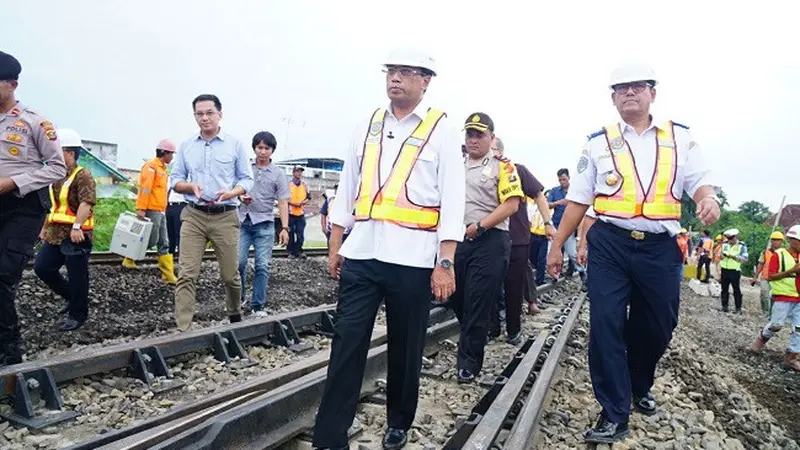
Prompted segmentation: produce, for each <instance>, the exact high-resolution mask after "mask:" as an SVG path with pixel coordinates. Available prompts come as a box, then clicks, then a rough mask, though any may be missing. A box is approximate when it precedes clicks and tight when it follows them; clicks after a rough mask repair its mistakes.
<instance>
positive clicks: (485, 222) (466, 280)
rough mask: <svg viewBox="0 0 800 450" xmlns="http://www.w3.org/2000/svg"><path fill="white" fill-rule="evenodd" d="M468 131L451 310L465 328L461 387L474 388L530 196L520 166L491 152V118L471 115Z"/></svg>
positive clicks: (460, 352) (460, 345)
mask: <svg viewBox="0 0 800 450" xmlns="http://www.w3.org/2000/svg"><path fill="white" fill-rule="evenodd" d="M464 130H465V131H466V138H465V140H466V145H467V158H466V159H465V160H464V168H465V169H466V209H465V211H464V225H465V226H466V227H467V230H466V236H465V239H464V241H463V242H461V243H459V244H458V247H457V248H456V259H455V267H456V291H455V293H454V294H453V298H452V299H450V302H449V304H448V305H449V306H450V307H451V308H452V309H453V311H454V312H455V314H456V317H457V318H458V321H459V322H460V324H461V336H460V337H459V341H458V361H457V368H458V382H459V383H471V382H473V381H474V380H475V377H476V376H477V375H478V374H479V373H480V371H481V369H482V368H483V356H484V347H485V346H486V337H487V334H488V333H489V331H490V325H491V317H492V315H493V311H494V308H495V307H496V304H497V303H496V301H497V293H498V292H500V289H501V286H502V284H503V280H504V277H505V272H506V268H507V266H508V262H509V254H510V252H511V239H510V236H509V233H508V226H509V225H508V223H509V220H508V219H509V217H511V215H512V214H514V213H515V212H516V211H517V208H519V205H520V202H521V201H522V199H524V198H525V194H524V193H523V191H522V183H521V182H520V179H519V174H518V172H517V169H516V167H515V165H514V164H513V163H512V162H511V161H509V160H507V159H505V158H502V157H497V156H494V155H493V154H492V153H491V152H490V151H489V150H490V147H491V143H492V139H494V122H493V121H492V119H491V117H489V115H488V114H485V113H481V112H477V113H474V114H470V115H469V116H468V117H467V120H466V123H465V124H464ZM509 294H510V293H509ZM520 301H521V299H520ZM517 308H519V306H517ZM512 337H513V336H509V338H512Z"/></svg>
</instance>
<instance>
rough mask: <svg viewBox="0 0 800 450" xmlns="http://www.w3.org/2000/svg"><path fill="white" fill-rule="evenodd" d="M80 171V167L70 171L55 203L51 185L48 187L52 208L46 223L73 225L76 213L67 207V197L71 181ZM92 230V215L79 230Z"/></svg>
mask: <svg viewBox="0 0 800 450" xmlns="http://www.w3.org/2000/svg"><path fill="white" fill-rule="evenodd" d="M81 169H83V168H82V167H81V166H76V167H75V169H73V170H72V173H71V174H69V177H67V179H66V180H65V181H64V184H62V185H61V191H59V193H58V201H56V197H55V194H54V193H53V185H50V204H51V205H52V206H51V207H50V214H48V215H47V223H64V224H69V225H72V224H73V223H75V217H76V214H77V213H76V212H75V211H73V210H72V208H70V207H69V202H68V201H67V197H68V195H69V188H70V186H71V185H72V181H73V180H74V179H75V177H76V176H77V175H78V172H80V171H81ZM92 229H94V213H92V214H90V215H89V218H88V219H86V222H84V223H83V224H82V225H81V230H85V231H89V230H92Z"/></svg>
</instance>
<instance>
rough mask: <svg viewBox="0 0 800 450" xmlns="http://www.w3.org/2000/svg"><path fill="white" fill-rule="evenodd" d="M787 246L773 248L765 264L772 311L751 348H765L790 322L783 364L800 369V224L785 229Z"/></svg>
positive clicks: (758, 350)
mask: <svg viewBox="0 0 800 450" xmlns="http://www.w3.org/2000/svg"><path fill="white" fill-rule="evenodd" d="M786 240H787V241H788V242H789V248H788V249H786V248H783V247H780V248H778V249H777V250H775V253H774V254H773V256H772V258H770V259H769V262H768V263H767V264H768V265H769V267H768V269H767V277H766V278H767V280H768V281H769V284H770V289H771V290H772V300H773V302H774V303H773V304H772V313H771V317H770V321H769V323H768V324H767V326H766V327H764V329H763V330H761V334H759V335H758V337H757V338H756V340H755V341H754V342H753V343H752V344H751V345H750V349H751V350H754V351H756V352H760V351H762V350H764V346H766V345H767V341H768V340H770V339H771V338H772V337H774V336H775V334H777V333H778V331H780V330H781V329H782V328H783V326H784V324H786V323H787V322H788V323H789V324H790V325H791V327H792V328H791V332H792V337H791V339H790V340H789V346H788V347H787V349H786V356H785V357H784V360H783V366H784V367H785V368H787V369H790V370H794V371H797V372H800V360H798V358H800V276H798V274H799V273H800V225H794V226H793V227H791V228H789V231H787V232H786Z"/></svg>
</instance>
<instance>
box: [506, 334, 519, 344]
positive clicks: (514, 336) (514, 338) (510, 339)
mask: <svg viewBox="0 0 800 450" xmlns="http://www.w3.org/2000/svg"><path fill="white" fill-rule="evenodd" d="M506 342H508V343H509V344H511V345H517V344H519V343H520V342H522V331H517V332H516V333H514V334H512V335H511V336H509V337H508V339H507V340H506Z"/></svg>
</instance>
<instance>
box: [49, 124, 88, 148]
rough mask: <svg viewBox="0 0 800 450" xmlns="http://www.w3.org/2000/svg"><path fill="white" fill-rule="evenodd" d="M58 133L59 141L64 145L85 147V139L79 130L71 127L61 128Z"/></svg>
mask: <svg viewBox="0 0 800 450" xmlns="http://www.w3.org/2000/svg"><path fill="white" fill-rule="evenodd" d="M56 134H57V135H58V142H60V143H61V146H62V147H80V148H83V140H81V136H80V135H79V134H78V132H77V131H75V130H71V129H69V128H60V129H59V130H58V131H57V132H56Z"/></svg>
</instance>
